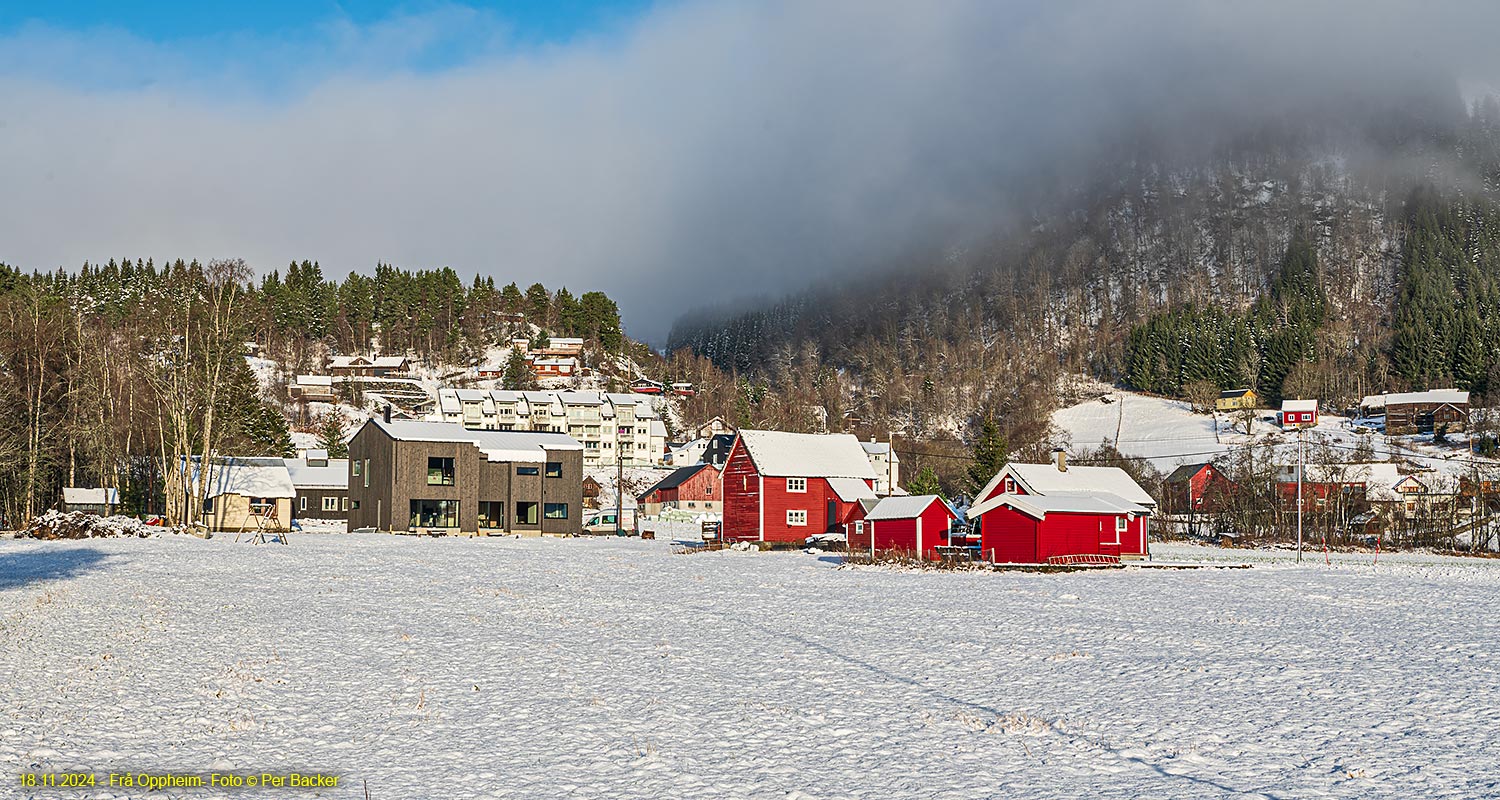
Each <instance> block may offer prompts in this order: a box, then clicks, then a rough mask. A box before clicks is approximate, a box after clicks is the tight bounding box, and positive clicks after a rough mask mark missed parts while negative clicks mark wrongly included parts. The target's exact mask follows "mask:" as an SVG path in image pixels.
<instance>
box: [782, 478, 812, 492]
mask: <svg viewBox="0 0 1500 800" xmlns="http://www.w3.org/2000/svg"><path fill="white" fill-rule="evenodd" d="M786 490H787V491H789V492H805V491H807V479H806V478H787V479H786Z"/></svg>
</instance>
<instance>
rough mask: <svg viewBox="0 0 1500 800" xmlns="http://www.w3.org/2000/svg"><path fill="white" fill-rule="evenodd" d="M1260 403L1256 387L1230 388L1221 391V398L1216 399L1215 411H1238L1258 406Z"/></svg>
mask: <svg viewBox="0 0 1500 800" xmlns="http://www.w3.org/2000/svg"><path fill="white" fill-rule="evenodd" d="M1259 405H1260V397H1258V396H1256V394H1255V390H1254V389H1230V390H1229V391H1227V392H1219V399H1217V400H1215V401H1214V410H1215V411H1238V410H1240V409H1242V408H1256V407H1258V406H1259Z"/></svg>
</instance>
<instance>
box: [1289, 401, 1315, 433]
mask: <svg viewBox="0 0 1500 800" xmlns="http://www.w3.org/2000/svg"><path fill="white" fill-rule="evenodd" d="M1317 424H1318V401H1316V400H1282V401H1281V427H1283V428H1311V427H1314V426H1316V425H1317Z"/></svg>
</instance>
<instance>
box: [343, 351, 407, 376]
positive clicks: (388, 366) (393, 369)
mask: <svg viewBox="0 0 1500 800" xmlns="http://www.w3.org/2000/svg"><path fill="white" fill-rule="evenodd" d="M410 371H411V361H410V360H408V359H407V358H406V357H405V356H334V357H333V359H332V360H331V361H329V362H328V373H329V374H330V375H335V376H341V377H346V378H398V377H404V376H405V375H406V374H407V373H408V372H410Z"/></svg>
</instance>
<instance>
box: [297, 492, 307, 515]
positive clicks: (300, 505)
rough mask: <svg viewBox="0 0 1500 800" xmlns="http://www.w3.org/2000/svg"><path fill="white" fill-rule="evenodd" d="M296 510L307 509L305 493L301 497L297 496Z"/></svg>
mask: <svg viewBox="0 0 1500 800" xmlns="http://www.w3.org/2000/svg"><path fill="white" fill-rule="evenodd" d="M297 510H298V511H306V510H307V495H302V496H301V497H299V498H297Z"/></svg>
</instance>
